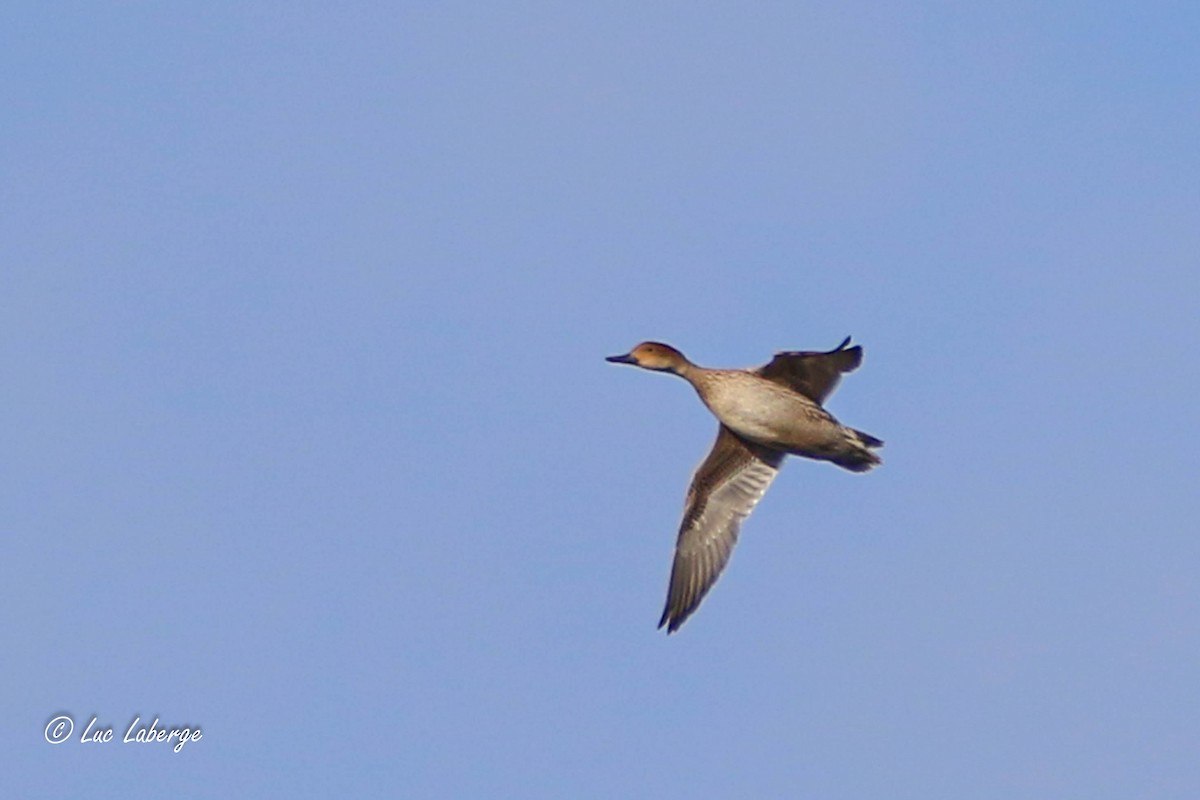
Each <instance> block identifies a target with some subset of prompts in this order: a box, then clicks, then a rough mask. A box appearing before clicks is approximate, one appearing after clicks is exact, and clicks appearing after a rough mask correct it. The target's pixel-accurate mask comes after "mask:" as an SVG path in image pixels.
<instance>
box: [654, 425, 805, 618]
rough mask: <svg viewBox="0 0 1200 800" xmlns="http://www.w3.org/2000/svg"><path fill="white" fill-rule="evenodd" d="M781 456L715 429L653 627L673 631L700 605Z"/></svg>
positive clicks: (695, 479) (688, 504) (686, 508)
mask: <svg viewBox="0 0 1200 800" xmlns="http://www.w3.org/2000/svg"><path fill="white" fill-rule="evenodd" d="M783 458H784V454H783V453H779V452H777V451H775V450H771V449H769V448H766V447H762V446H761V445H757V444H754V443H752V442H748V441H746V440H744V439H742V438H740V437H739V436H737V435H736V434H734V433H733V432H732V431H730V430H729V429H728V428H726V427H725V426H724V425H722V426H721V427H720V430H719V431H718V432H717V441H716V442H715V443H714V444H713V448H712V450H711V451H710V452H709V454H708V457H707V458H705V459H704V461H703V462H702V463H701V464H700V466H699V467H698V468H697V469H696V474H695V475H694V476H693V477H692V485H691V487H690V488H689V489H688V495H687V502H686V503H685V504H684V510H683V522H682V524H681V525H680V528H679V538H678V539H677V541H676V543H675V561H674V564H673V565H672V567H671V582H670V586H669V588H668V590H667V603H666V607H665V608H664V609H663V615H662V619H661V620H659V623H658V627H660V628H661V627H663V626H664V625H666V626H667V632H668V633H673V632H674V631H675V630H677V629H678V628H679V626H680V625H682V624H683V623H684V621H685V620H686V619H687V618H688V617H689V616H691V614H692V612H694V611H695V610H696V608H697V607H698V606H699V605H700V601H701V600H703V599H704V596H705V595H706V594H708V590H709V589H711V588H712V586H713V584H714V583H716V581H717V578H718V577H720V575H721V572H722V570H724V569H725V565H726V564H727V563H729V556H730V554H731V553H732V552H733V546H734V545H735V544H736V543H737V537H738V531H739V529H740V528H741V524H742V520H744V519H745V518H746V517H747V516H749V514H750V512H751V511H753V510H754V506H755V505H756V504H757V503H758V501H759V500H761V499H762V496H763V495H764V494H765V493H766V491H767V488H768V487H769V486H770V485H771V481H773V480H774V479H775V476H776V475H777V474H778V473H779V466H780V464H781V463H782V462H783Z"/></svg>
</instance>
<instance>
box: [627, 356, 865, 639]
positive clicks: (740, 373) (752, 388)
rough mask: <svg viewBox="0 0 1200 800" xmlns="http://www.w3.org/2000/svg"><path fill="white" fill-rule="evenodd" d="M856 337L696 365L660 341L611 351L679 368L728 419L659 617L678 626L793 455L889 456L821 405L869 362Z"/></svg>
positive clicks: (699, 483) (857, 464)
mask: <svg viewBox="0 0 1200 800" xmlns="http://www.w3.org/2000/svg"><path fill="white" fill-rule="evenodd" d="M849 344H850V337H849V336H847V337H846V339H845V341H843V342H842V343H841V344H840V345H838V346H837V347H835V348H834V349H832V350H829V351H828V352H807V351H804V352H795V351H792V352H782V353H777V354H776V355H775V357H774V358H773V359H771V362H770V363H769V364H765V365H763V366H761V367H758V368H756V369H706V368H704V367H698V366H696V365H695V364H693V363H692V362H690V361H688V360H687V358H685V357H684V355H683V353H680V352H679V351H678V350H676V349H675V348H674V347H671V346H670V345H666V344H662V343H660V342H643V343H642V344H639V345H638V346H637V347H635V348H633V350H631V351H630V352H629V353H627V354H626V355H623V356H610V357H609V358H608V359H607V360H608V361H611V362H613V363H616V364H632V365H634V366H637V367H641V368H642V369H649V370H655V371H657V372H669V373H671V374H673V375H678V376H679V377H681V378H683V379H684V380H686V381H687V382H688V383H690V384H691V385H692V387H693V388H695V390H696V392H697V394H699V395H700V399H701V400H703V401H704V405H706V406H708V410H709V411H711V412H712V413H713V416H715V417H716V418H717V420H718V421H719V422H720V423H721V424H720V427H719V428H718V430H717V441H716V443H715V444H714V445H713V448H712V451H711V452H709V454H708V457H707V458H705V459H704V461H703V462H702V463H701V464H700V466H699V467H698V468H697V469H696V473H695V475H693V476H692V484H691V486H690V487H689V488H688V493H687V501H686V502H685V504H684V509H683V522H682V524H681V525H680V528H679V538H678V539H677V541H676V544H675V561H674V564H673V565H672V567H671V582H670V587H669V588H668V590H667V603H666V608H664V609H663V615H662V619H660V620H659V623H658V627H660V628H661V627H663V626H664V625H666V626H667V632H668V633H674V632H675V631H676V630H677V629H678V628H679V626H680V625H682V624H683V623H684V621H685V620H687V618H688V617H689V616H691V615H692V613H693V612H694V611H695V610H696V608H697V607H698V606H699V605H700V601H701V600H703V599H704V596H705V595H706V594H707V593H708V590H709V589H711V588H712V586H713V584H714V583H716V581H717V578H718V577H720V575H721V571H722V570H723V569H724V568H725V565H726V563H728V561H729V555H730V553H732V552H733V546H734V544H736V542H737V537H738V529H739V528H740V527H741V523H742V520H744V519H745V518H746V517H747V516H749V515H750V512H751V511H752V510H753V509H754V506H755V505H756V504H757V503H758V501H759V500H760V499H762V496H763V494H765V493H766V491H767V487H769V486H770V485H771V481H773V480H774V479H775V476H776V475H777V474H778V472H779V467H780V466H781V465H782V464H783V459H784V458H785V457H786V456H788V455H797V456H803V457H805V458H813V459H817V460H819V461H831V462H833V463H834V464H837V465H838V466H839V467H843V468H845V469H848V470H850V471H852V472H866V471H867V470H869V469H871V468H873V467H875V466H876V465H878V464H879V463H881V462H880V459H879V456H877V455H875V453H873V452H872V450H873V449H874V448H877V447H881V446H882V445H883V442H882V441H881V440H879V439H876V438H875V437H874V436H871V435H870V434H867V433H863V432H862V431H859V430H855V429H853V428H848V427H846V426H845V425H842V424H841V423H840V422H838V421H837V420H836V419H834V418H833V415H831V414H830V413H829V412H828V411H826V410H825V409H824V408H822V405H821V404H822V403H824V402H825V399H826V398H827V397H828V396H829V395H830V393H832V392H833V390H834V388H835V387H836V386H837V384H838V381H839V380H840V379H841V376H842V374H843V373H846V372H851V371H853V370H855V369H857V368H858V365H859V364H861V363H862V347H860V346H858V345H855V346H854V347H850V346H849Z"/></svg>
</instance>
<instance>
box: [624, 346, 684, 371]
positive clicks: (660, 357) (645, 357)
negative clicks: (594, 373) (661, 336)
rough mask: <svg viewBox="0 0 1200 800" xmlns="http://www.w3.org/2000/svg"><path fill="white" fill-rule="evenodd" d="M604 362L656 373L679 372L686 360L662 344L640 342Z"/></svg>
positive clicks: (680, 354) (671, 348)
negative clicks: (629, 365)
mask: <svg viewBox="0 0 1200 800" xmlns="http://www.w3.org/2000/svg"><path fill="white" fill-rule="evenodd" d="M605 361H611V362H612V363H614V364H632V365H633V366H635V367H641V368H642V369H652V370H656V371H658V372H679V370H680V369H681V368H682V367H684V366H685V365H686V364H687V363H688V360H687V359H686V358H684V356H683V353H681V352H679V351H678V350H676V349H675V348H674V347H671V345H669V344H663V343H662V342H642V343H641V344H639V345H638V346H637V347H635V348H633V349H632V350H630V351H629V352H628V353H626V354H625V355H623V356H609V357H608V358H606V359H605Z"/></svg>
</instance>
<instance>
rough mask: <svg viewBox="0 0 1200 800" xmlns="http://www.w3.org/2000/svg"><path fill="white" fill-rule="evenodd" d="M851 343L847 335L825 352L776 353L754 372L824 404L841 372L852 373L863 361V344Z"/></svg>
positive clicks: (836, 383) (839, 378) (835, 385)
mask: <svg viewBox="0 0 1200 800" xmlns="http://www.w3.org/2000/svg"><path fill="white" fill-rule="evenodd" d="M849 344H850V337H849V336H847V337H846V339H845V340H844V341H843V342H842V343H841V344H839V345H838V346H837V347H835V348H834V349H832V350H829V351H828V352H824V353H820V352H809V351H792V352H785V353H776V354H775V357H774V358H773V359H771V363H769V364H766V365H764V366H762V367H759V368H758V370H757V372H758V374H759V375H761V376H762V377H764V378H766V379H767V380H771V381H775V382H776V383H780V384H783V385H784V386H787V387H788V388H790V389H792V390H794V391H797V392H799V393H800V394H802V395H804V396H805V397H807V398H809V399H811V400H815V401H816V402H818V403H824V402H825V398H826V397H828V396H829V395H830V393H831V392H833V390H834V389H835V388H836V387H837V385H838V381H839V380H841V377H842V373H845V372H853V371H854V370H855V369H857V368H858V365H859V364H861V363H862V347H861V346H859V345H855V346H854V347H847V345H849Z"/></svg>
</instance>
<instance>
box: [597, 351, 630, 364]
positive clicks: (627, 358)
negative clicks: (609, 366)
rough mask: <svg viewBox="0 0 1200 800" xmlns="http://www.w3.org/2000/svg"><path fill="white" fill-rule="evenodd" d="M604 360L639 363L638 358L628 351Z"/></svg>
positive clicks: (615, 362) (616, 362) (618, 362)
mask: <svg viewBox="0 0 1200 800" xmlns="http://www.w3.org/2000/svg"><path fill="white" fill-rule="evenodd" d="M604 360H605V361H608V362H611V363H613V364H637V363H638V362H637V359H636V358H634V357H633V356H631V355H630V354H629V353H626V354H625V355H623V356H609V357H608V358H606V359H604Z"/></svg>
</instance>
